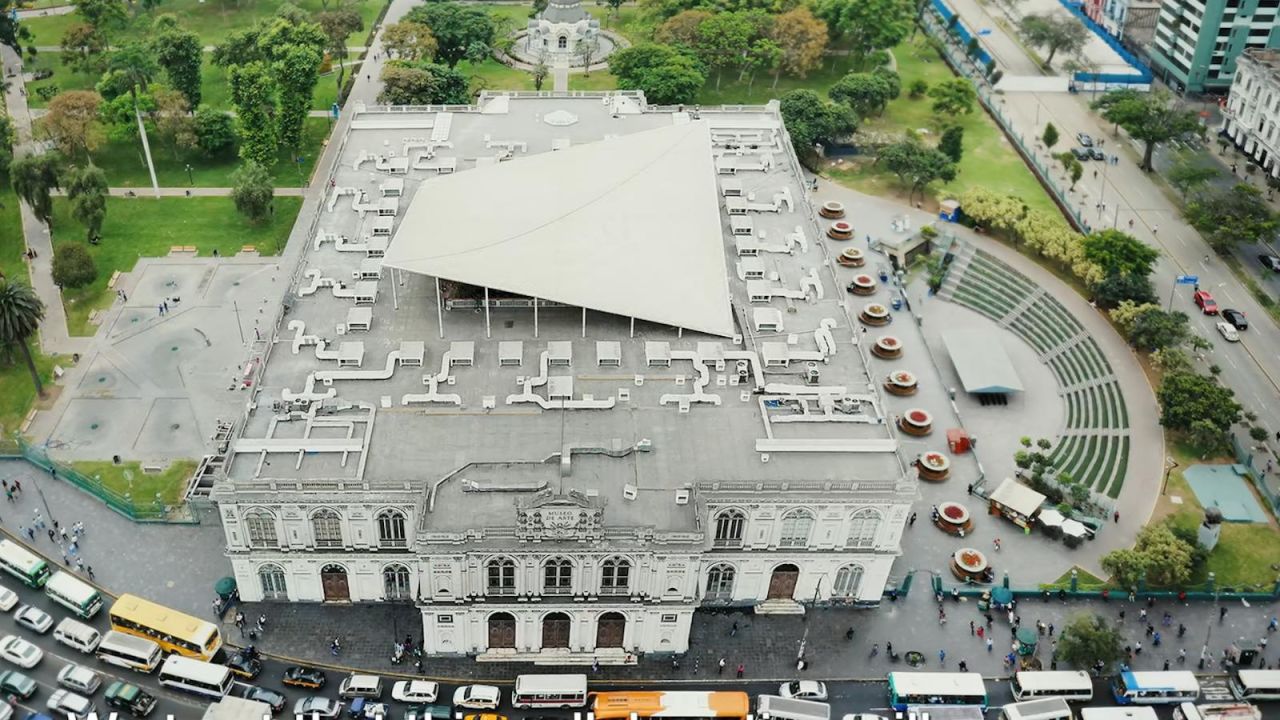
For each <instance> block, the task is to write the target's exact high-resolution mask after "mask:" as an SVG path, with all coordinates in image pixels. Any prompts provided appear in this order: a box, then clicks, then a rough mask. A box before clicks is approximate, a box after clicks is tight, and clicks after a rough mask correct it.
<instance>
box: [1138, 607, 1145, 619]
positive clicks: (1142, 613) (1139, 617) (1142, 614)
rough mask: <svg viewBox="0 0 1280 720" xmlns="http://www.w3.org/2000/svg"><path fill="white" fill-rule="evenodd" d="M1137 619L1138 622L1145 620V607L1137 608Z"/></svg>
mask: <svg viewBox="0 0 1280 720" xmlns="http://www.w3.org/2000/svg"><path fill="white" fill-rule="evenodd" d="M1138 621H1139V622H1146V621H1147V609H1146V608H1142V609H1141V610H1139V611H1138Z"/></svg>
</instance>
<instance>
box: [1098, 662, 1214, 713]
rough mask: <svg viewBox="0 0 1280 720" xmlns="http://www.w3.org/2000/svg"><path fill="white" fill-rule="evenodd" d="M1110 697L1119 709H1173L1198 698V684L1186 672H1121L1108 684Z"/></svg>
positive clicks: (1194, 677)
mask: <svg viewBox="0 0 1280 720" xmlns="http://www.w3.org/2000/svg"><path fill="white" fill-rule="evenodd" d="M1111 694H1112V695H1113V696H1114V697H1115V700H1116V702H1117V703H1120V704H1121V705H1173V704H1176V703H1180V702H1191V701H1194V700H1195V699H1196V698H1198V697H1200V682H1199V681H1198V680H1196V676H1195V674H1193V673H1191V672H1189V671H1187V670H1168V671H1163V672H1159V671H1158V672H1133V671H1132V670H1125V671H1123V672H1121V673H1120V674H1119V675H1116V677H1115V680H1113V681H1112V682H1111Z"/></svg>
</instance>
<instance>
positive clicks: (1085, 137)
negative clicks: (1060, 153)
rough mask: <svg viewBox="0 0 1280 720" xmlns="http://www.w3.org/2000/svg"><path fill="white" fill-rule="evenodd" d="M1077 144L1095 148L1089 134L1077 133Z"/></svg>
mask: <svg viewBox="0 0 1280 720" xmlns="http://www.w3.org/2000/svg"><path fill="white" fill-rule="evenodd" d="M1076 142H1078V143H1080V144H1081V145H1083V146H1085V147H1087V148H1091V147H1093V138H1091V137H1089V133H1076Z"/></svg>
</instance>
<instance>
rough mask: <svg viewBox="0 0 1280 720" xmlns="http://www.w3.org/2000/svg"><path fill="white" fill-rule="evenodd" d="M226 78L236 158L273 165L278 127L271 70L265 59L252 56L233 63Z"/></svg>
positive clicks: (274, 84)
mask: <svg viewBox="0 0 1280 720" xmlns="http://www.w3.org/2000/svg"><path fill="white" fill-rule="evenodd" d="M227 80H228V83H229V84H230V86H231V104H232V105H233V106H235V110H236V128H237V134H238V135H239V136H240V158H241V159H242V160H252V161H253V162H256V163H258V164H259V165H262V166H263V167H270V166H272V165H274V164H275V159H276V146H277V145H278V144H279V143H278V137H279V135H278V132H279V131H278V129H277V126H276V112H277V108H276V83H275V77H274V73H273V71H272V70H271V68H270V67H269V66H268V65H267V64H266V63H265V62H262V61H260V60H255V61H253V62H250V63H247V64H245V65H233V66H232V67H231V70H230V75H229V76H228V78H227Z"/></svg>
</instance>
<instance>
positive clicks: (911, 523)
mask: <svg viewBox="0 0 1280 720" xmlns="http://www.w3.org/2000/svg"><path fill="white" fill-rule="evenodd" d="M1276 434H1277V435H1280V433H1276ZM915 524H916V514H915V513H914V512H913V513H911V519H910V520H908V521H907V526H908V527H910V526H912V525H915Z"/></svg>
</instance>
